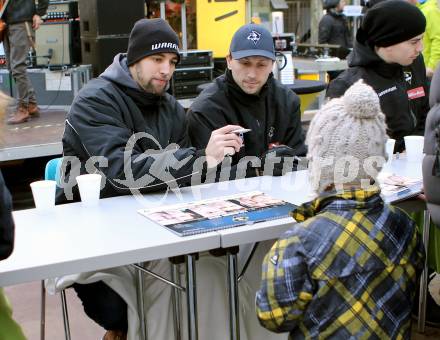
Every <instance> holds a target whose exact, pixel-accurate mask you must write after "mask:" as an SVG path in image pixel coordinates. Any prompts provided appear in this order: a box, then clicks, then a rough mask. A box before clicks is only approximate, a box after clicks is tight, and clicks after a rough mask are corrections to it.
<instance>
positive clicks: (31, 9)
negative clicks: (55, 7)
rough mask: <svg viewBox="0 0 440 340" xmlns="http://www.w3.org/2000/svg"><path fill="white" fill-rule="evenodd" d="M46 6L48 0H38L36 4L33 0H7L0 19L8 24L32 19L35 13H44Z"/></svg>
mask: <svg viewBox="0 0 440 340" xmlns="http://www.w3.org/2000/svg"><path fill="white" fill-rule="evenodd" d="M48 6H49V0H38V5H35V1H34V0H9V3H8V6H7V7H6V11H5V13H4V14H3V18H2V19H3V20H5V21H6V23H7V24H9V25H10V24H17V23H19V22H24V21H32V17H33V16H34V15H35V14H38V15H39V16H40V17H41V16H43V15H45V14H46V10H47V7H48Z"/></svg>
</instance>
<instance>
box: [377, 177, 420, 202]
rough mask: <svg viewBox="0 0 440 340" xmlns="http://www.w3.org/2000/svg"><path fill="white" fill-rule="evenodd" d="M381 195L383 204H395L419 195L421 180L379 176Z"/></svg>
mask: <svg viewBox="0 0 440 340" xmlns="http://www.w3.org/2000/svg"><path fill="white" fill-rule="evenodd" d="M379 183H380V188H381V194H382V197H383V199H384V201H385V202H387V203H395V202H398V201H401V200H405V199H408V198H410V197H414V196H417V195H419V194H420V193H421V192H422V187H423V183H422V179H416V178H410V177H405V176H399V175H395V174H390V173H384V174H380V175H379Z"/></svg>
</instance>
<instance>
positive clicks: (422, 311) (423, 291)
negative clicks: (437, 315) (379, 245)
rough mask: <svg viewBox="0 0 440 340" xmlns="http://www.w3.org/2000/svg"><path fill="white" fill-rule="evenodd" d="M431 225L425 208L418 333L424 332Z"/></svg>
mask: <svg viewBox="0 0 440 340" xmlns="http://www.w3.org/2000/svg"><path fill="white" fill-rule="evenodd" d="M430 226H431V217H430V215H429V211H428V210H425V213H424V216H423V245H424V247H425V254H426V257H425V266H424V268H423V272H422V275H421V277H420V295H419V320H418V323H417V330H418V332H419V333H424V332H425V319H426V296H427V293H428V292H427V290H428V246H429V228H430Z"/></svg>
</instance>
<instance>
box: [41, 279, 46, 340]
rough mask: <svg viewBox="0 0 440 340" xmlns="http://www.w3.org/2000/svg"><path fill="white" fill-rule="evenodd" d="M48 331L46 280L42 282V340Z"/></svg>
mask: <svg viewBox="0 0 440 340" xmlns="http://www.w3.org/2000/svg"><path fill="white" fill-rule="evenodd" d="M45 330H46V288H45V287H44V280H41V301H40V340H44V338H45V334H44V333H45Z"/></svg>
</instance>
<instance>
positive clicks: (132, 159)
mask: <svg viewBox="0 0 440 340" xmlns="http://www.w3.org/2000/svg"><path fill="white" fill-rule="evenodd" d="M138 133H141V134H142V135H135V134H138ZM135 137H140V138H138V140H137V141H136V142H135V143H134V144H133V148H132V150H131V151H130V150H129V151H126V150H125V149H126V148H127V147H128V146H129V145H130V143H129V140H131V139H133V138H135ZM62 141H63V152H64V164H63V170H64V171H63V174H62V181H63V183H64V184H63V185H64V187H65V188H64V189H65V190H64V192H65V193H66V188H67V189H68V190H71V189H72V188H71V186H69V185H66V183H69V184H70V185H73V184H75V183H74V182H73V180H72V179H71V178H70V177H69V176H70V175H71V174H72V176H74V175H78V174H79V173H78V172H80V173H85V172H93V169H90V166H89V169H85V163H86V162H87V160H89V159H90V157H92V156H102V157H105V158H106V159H107V161H104V162H102V163H101V164H99V166H98V163H95V164H94V165H95V166H96V167H97V168H98V169H99V170H100V171H102V173H103V175H104V176H105V177H106V183H105V187H104V188H103V189H102V190H101V197H109V196H116V195H124V194H130V193H131V192H132V191H130V188H132V189H133V188H138V189H139V190H140V192H147V191H154V190H162V189H166V188H167V187H173V186H176V185H178V186H180V185H186V184H188V183H189V182H190V180H191V174H192V172H193V165H194V162H195V161H196V158H197V157H198V156H201V155H203V154H204V152H203V151H199V152H196V150H195V149H194V148H191V147H189V142H188V138H187V135H186V123H185V112H184V110H183V108H182V106H181V105H180V104H179V103H178V102H177V101H176V100H175V99H174V98H173V97H172V96H170V95H169V94H167V93H165V95H164V96H157V95H152V94H148V93H146V92H145V91H143V90H141V89H140V88H139V87H138V85H137V83H135V81H134V80H133V79H132V78H131V75H130V73H129V71H128V67H127V63H126V56H125V55H124V54H119V55H117V56H116V57H115V59H114V61H113V64H112V65H110V66H109V67H108V68H107V70H106V71H105V72H104V73H103V74H101V75H100V76H99V77H98V78H96V79H93V80H91V81H90V82H88V83H87V84H86V86H84V87H83V88H82V89H81V91H80V92H79V93H78V95H77V96H76V98H75V99H74V101H73V103H72V106H71V108H70V111H69V113H68V115H67V119H66V127H65V131H64V135H63V139H62ZM66 156H76V157H78V158H79V160H80V161H81V169H80V170H78V169H76V170H75V169H74V167H73V166H72V164H69V163H68V158H67V157H66ZM105 162H107V163H105ZM127 166H130V167H131V173H132V180H130V178H131V176H130V171H129V170H127V169H126V167H127ZM196 171H197V170H196ZM73 190H74V192H73V193H74V199H78V196H77V195H78V192H77V189H76V186H75V187H74V188H73ZM63 198H64V197H63V196H62V195H61V193H60V192H59V193H58V197H57V201H58V202H60V201H63ZM67 199H71V197H67Z"/></svg>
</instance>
